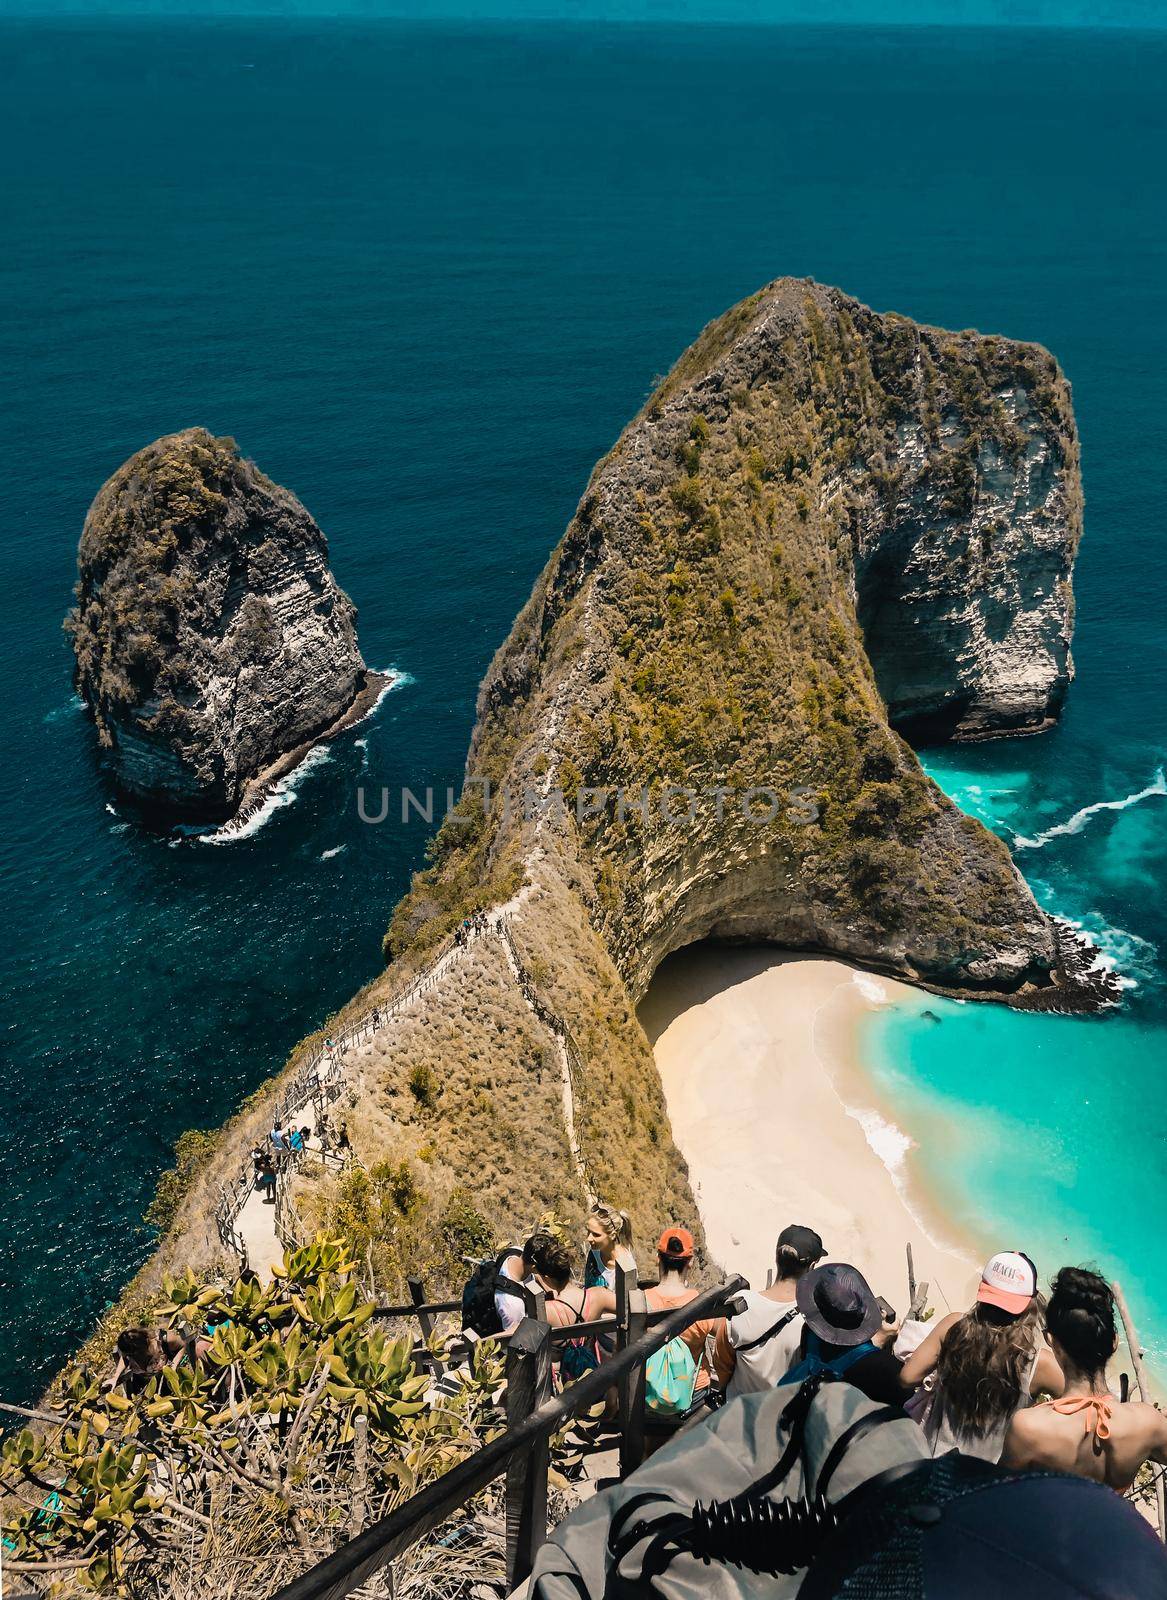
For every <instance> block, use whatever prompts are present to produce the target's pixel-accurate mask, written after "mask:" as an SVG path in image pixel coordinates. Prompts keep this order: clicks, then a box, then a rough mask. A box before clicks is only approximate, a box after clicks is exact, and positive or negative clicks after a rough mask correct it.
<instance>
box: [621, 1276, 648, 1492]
mask: <svg viewBox="0 0 1167 1600" xmlns="http://www.w3.org/2000/svg"><path fill="white" fill-rule="evenodd" d="M616 1318H617V1322H618V1324H619V1326H618V1327H617V1329H616V1350H617V1353H619V1352H620V1351H621V1350H624V1349H626V1348H627V1346H628V1345H630V1344H634V1343H635V1342H636V1340H637V1339H640V1338H642V1337H643V1336H644V1334H645V1333H647V1332H648V1301H647V1300H646V1299H645V1298H644V1290H643V1289H641V1288H640V1287H639V1285H638V1284H637V1281H636V1269H635V1268H634V1267H622V1266H621V1265H620V1264H619V1262H617V1264H616ZM616 1395H617V1399H618V1402H619V1412H620V1476H621V1478H626V1477H627V1476H628V1474H629V1473H630V1472H635V1471H636V1469H637V1467H638V1466H640V1464H641V1462H642V1461H643V1460H644V1367H643V1366H636V1367H633V1368H632V1370H631V1371H630V1372H626V1373H625V1374H624V1376H623V1378H621V1380H620V1382H619V1384H618V1385H617V1387H616Z"/></svg>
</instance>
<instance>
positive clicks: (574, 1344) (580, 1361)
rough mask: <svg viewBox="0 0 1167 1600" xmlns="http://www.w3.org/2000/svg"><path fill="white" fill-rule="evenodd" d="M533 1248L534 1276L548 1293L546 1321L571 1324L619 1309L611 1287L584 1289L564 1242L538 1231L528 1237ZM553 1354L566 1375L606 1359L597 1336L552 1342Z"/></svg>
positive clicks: (574, 1375)
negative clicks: (537, 1233) (560, 1342)
mask: <svg viewBox="0 0 1167 1600" xmlns="http://www.w3.org/2000/svg"><path fill="white" fill-rule="evenodd" d="M527 1249H528V1250H530V1252H531V1257H532V1272H533V1276H534V1280H535V1282H536V1283H537V1284H539V1285H540V1286H541V1288H542V1289H543V1292H544V1295H545V1296H546V1300H545V1307H546V1311H547V1321H548V1322H549V1323H550V1324H551V1326H552V1327H553V1328H567V1327H572V1326H574V1325H575V1324H576V1323H579V1322H595V1321H597V1320H598V1319H599V1318H600V1317H610V1316H611V1315H612V1313H613V1312H614V1311H615V1309H616V1296H615V1295H614V1294H613V1293H612V1291H611V1289H603V1288H594V1289H585V1288H584V1286H583V1284H582V1283H579V1282H577V1281H576V1280H575V1279H574V1277H573V1276H572V1270H571V1256H570V1255H569V1254H568V1252H567V1249H566V1248H565V1246H563V1245H562V1244H560V1243H559V1241H558V1240H557V1239H554V1238H552V1237H551V1236H550V1235H549V1234H544V1235H535V1237H534V1238H532V1239H530V1240H528V1241H527ZM552 1358H553V1360H554V1362H555V1364H556V1366H558V1367H559V1370H560V1372H561V1374H562V1376H563V1377H565V1378H573V1379H574V1378H582V1377H583V1375H584V1373H585V1372H590V1371H591V1370H592V1368H593V1367H598V1366H599V1364H600V1362H601V1361H602V1360H603V1359H604V1352H603V1350H602V1349H601V1346H600V1344H599V1341H598V1339H596V1337H595V1336H594V1335H593V1336H592V1337H590V1338H588V1337H584V1338H581V1339H569V1340H566V1341H565V1342H564V1343H563V1344H556V1345H553V1346H552Z"/></svg>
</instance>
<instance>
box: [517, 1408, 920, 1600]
mask: <svg viewBox="0 0 1167 1600" xmlns="http://www.w3.org/2000/svg"><path fill="white" fill-rule="evenodd" d="M930 1459H931V1458H930V1457H929V1454H928V1450H927V1446H926V1445H925V1443H924V1439H923V1436H922V1434H921V1433H920V1430H919V1428H918V1427H917V1426H916V1424H915V1423H914V1422H912V1421H911V1420H910V1419H909V1418H908V1417H907V1416H905V1415H904V1413H903V1411H902V1410H901V1409H899V1408H898V1407H889V1406H878V1405H876V1404H875V1403H874V1402H873V1401H871V1400H869V1399H867V1397H866V1396H865V1395H864V1394H862V1393H861V1392H860V1391H859V1390H858V1389H856V1388H855V1387H854V1386H853V1385H851V1384H849V1383H846V1382H842V1381H839V1380H837V1379H830V1378H826V1379H824V1378H821V1377H820V1378H814V1379H810V1380H808V1382H806V1383H804V1384H803V1385H802V1387H801V1388H799V1389H794V1388H785V1389H774V1390H770V1391H767V1392H766V1393H764V1394H751V1395H745V1396H743V1397H742V1398H741V1399H740V1400H734V1401H731V1402H730V1404H729V1405H727V1406H725V1407H723V1408H722V1409H721V1410H720V1411H717V1412H714V1413H713V1414H712V1415H711V1417H710V1418H709V1420H708V1421H707V1422H705V1423H703V1424H702V1425H701V1426H700V1427H697V1428H693V1429H690V1430H688V1431H687V1432H684V1433H681V1434H679V1435H677V1436H676V1437H675V1438H674V1439H672V1440H671V1441H670V1442H669V1443H668V1444H666V1445H665V1446H664V1447H663V1448H662V1449H661V1450H659V1451H658V1452H657V1453H656V1454H655V1455H654V1456H652V1457H651V1459H650V1460H649V1461H648V1462H646V1463H645V1465H644V1466H643V1467H641V1468H640V1470H639V1471H638V1472H635V1473H633V1474H632V1476H631V1477H630V1478H628V1479H627V1480H626V1481H625V1482H624V1483H622V1484H619V1485H617V1486H616V1487H615V1488H612V1489H608V1490H605V1491H604V1492H603V1493H601V1494H598V1495H596V1496H595V1498H594V1499H592V1500H588V1501H585V1503H584V1504H583V1505H581V1506H579V1507H578V1508H577V1509H576V1510H575V1511H573V1512H572V1513H571V1515H570V1516H569V1517H566V1518H565V1519H564V1521H563V1522H561V1523H560V1525H559V1527H558V1528H557V1529H556V1530H555V1532H554V1533H553V1534H552V1536H551V1538H550V1540H549V1542H548V1543H547V1544H546V1545H544V1547H543V1549H542V1550H541V1551H540V1553H539V1557H538V1559H537V1561H536V1563H535V1571H534V1574H533V1576H532V1580H531V1591H530V1596H531V1600H632V1597H633V1596H635V1597H636V1600H646V1597H649V1596H659V1597H661V1600H742V1597H743V1596H747V1595H748V1596H749V1597H750V1600H788V1597H790V1596H793V1595H795V1594H797V1593H798V1590H799V1587H800V1585H801V1582H802V1578H803V1575H804V1572H805V1568H806V1566H807V1565H808V1563H809V1561H810V1559H811V1558H812V1556H813V1554H814V1550H815V1548H816V1547H817V1542H818V1540H819V1539H820V1538H821V1537H822V1535H823V1534H824V1533H825V1532H826V1531H829V1529H830V1527H831V1526H833V1520H832V1513H831V1507H832V1505H833V1504H836V1503H837V1502H839V1501H840V1500H842V1499H843V1498H844V1497H846V1496H847V1495H848V1494H850V1493H851V1491H852V1490H854V1489H857V1488H859V1486H860V1485H862V1484H865V1483H867V1482H868V1481H869V1480H871V1479H872V1478H873V1477H877V1476H878V1477H881V1478H885V1479H892V1478H896V1477H898V1476H900V1475H905V1476H906V1475H907V1474H908V1473H911V1472H914V1471H915V1470H916V1469H918V1468H919V1467H920V1466H921V1465H922V1464H924V1463H927V1462H929V1461H930ZM711 1502H716V1504H711ZM747 1548H753V1549H758V1548H764V1549H765V1551H766V1563H763V1566H765V1565H766V1564H767V1563H769V1564H770V1566H771V1570H769V1571H767V1570H757V1569H755V1570H749V1563H748V1562H747V1563H745V1564H744V1567H745V1570H743V1567H742V1566H739V1565H737V1564H735V1560H736V1559H740V1556H741V1554H742V1552H743V1550H745V1549H747ZM707 1557H708V1559H707ZM786 1568H788V1569H789V1570H783V1569H786Z"/></svg>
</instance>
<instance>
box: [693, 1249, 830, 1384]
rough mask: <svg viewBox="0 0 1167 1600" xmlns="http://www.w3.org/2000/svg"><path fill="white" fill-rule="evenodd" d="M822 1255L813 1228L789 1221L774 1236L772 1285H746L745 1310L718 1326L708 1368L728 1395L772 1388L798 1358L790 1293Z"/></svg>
mask: <svg viewBox="0 0 1167 1600" xmlns="http://www.w3.org/2000/svg"><path fill="white" fill-rule="evenodd" d="M824 1255H826V1251H825V1250H824V1248H823V1241H822V1240H821V1239H820V1238H819V1236H818V1234H817V1233H816V1232H815V1231H814V1229H813V1228H807V1227H804V1226H802V1225H801V1224H800V1223H792V1224H791V1226H790V1227H788V1228H783V1230H782V1232H781V1233H780V1234H779V1235H778V1244H777V1247H776V1249H775V1253H774V1263H775V1267H776V1270H777V1277H776V1278H775V1280H774V1284H773V1287H772V1288H769V1289H746V1290H745V1291H744V1292H743V1293H742V1295H741V1299H743V1300H744V1301H745V1303H746V1309H745V1310H744V1311H742V1312H740V1313H739V1314H738V1315H737V1316H736V1317H726V1318H725V1319H724V1320H723V1321H722V1322H721V1323H720V1325H719V1327H718V1330H717V1338H716V1340H715V1342H714V1346H713V1369H714V1371H715V1372H716V1374H717V1379H718V1382H719V1383H720V1385H721V1387H722V1389H724V1391H725V1394H726V1397H727V1398H728V1399H730V1400H736V1399H737V1397H738V1396H739V1395H743V1394H758V1393H760V1392H761V1391H762V1390H765V1389H772V1388H774V1386H775V1385H776V1384H778V1383H780V1382H781V1380H782V1378H783V1377H784V1376H785V1374H786V1371H787V1369H788V1368H789V1367H790V1366H792V1365H793V1363H794V1362H795V1361H796V1360H797V1359H798V1347H799V1341H800V1339H801V1338H802V1323H803V1317H802V1312H801V1311H800V1310H799V1308H798V1305H797V1303H796V1300H795V1295H796V1293H797V1290H798V1283H799V1280H800V1279H801V1278H803V1277H805V1275H806V1274H807V1273H808V1272H809V1271H810V1270H811V1268H812V1267H813V1266H814V1265H815V1264H816V1262H819V1261H821V1260H822V1258H823V1256H824Z"/></svg>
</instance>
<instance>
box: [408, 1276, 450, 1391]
mask: <svg viewBox="0 0 1167 1600" xmlns="http://www.w3.org/2000/svg"><path fill="white" fill-rule="evenodd" d="M405 1282H406V1286H407V1287H408V1289H409V1298H410V1299H411V1300H412V1301H413V1303H414V1305H415V1306H423V1305H425V1284H424V1283H423V1282H422V1281H421V1279H420V1278H406V1280H405ZM417 1323H418V1327H419V1328H420V1329H421V1336H422V1339H423V1340H424V1341H425V1343H426V1344H427V1345H428V1344H429V1342H430V1340H431V1339H432V1338H433V1334H434V1319H433V1318H432V1317H431V1316H430V1314H429V1312H428V1311H423V1312H421V1313H420V1314H419V1316H418V1319H417ZM431 1359H432V1361H433V1374H434V1377H435V1378H440V1377H442V1376H443V1374H444V1373H445V1370H446V1368H445V1364H444V1363H443V1362H442V1361H441V1360H440V1359H439V1358H438V1357H437V1356H432V1357H431Z"/></svg>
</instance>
